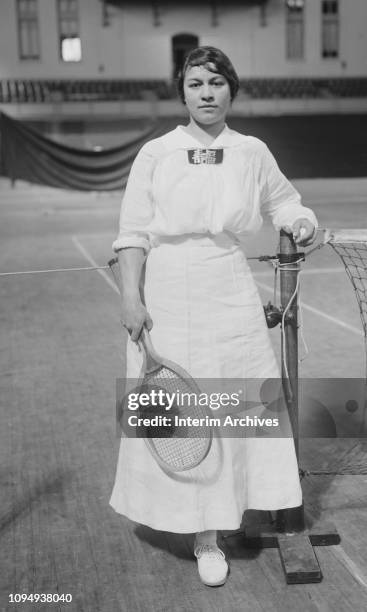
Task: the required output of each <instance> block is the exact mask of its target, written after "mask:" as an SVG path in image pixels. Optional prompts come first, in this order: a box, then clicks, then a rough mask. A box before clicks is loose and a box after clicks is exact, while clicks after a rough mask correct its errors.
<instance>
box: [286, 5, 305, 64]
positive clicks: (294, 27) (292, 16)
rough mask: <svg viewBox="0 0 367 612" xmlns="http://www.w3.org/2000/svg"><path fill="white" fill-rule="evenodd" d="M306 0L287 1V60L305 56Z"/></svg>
mask: <svg viewBox="0 0 367 612" xmlns="http://www.w3.org/2000/svg"><path fill="white" fill-rule="evenodd" d="M304 4H305V3H304V0H287V2H286V11H287V59H291V60H297V59H303V56H304V10H303V9H304Z"/></svg>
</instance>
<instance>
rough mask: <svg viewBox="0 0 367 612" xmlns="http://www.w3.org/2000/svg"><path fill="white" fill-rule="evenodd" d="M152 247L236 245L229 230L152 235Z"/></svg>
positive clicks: (226, 246)
mask: <svg viewBox="0 0 367 612" xmlns="http://www.w3.org/2000/svg"><path fill="white" fill-rule="evenodd" d="M151 243H152V246H153V248H154V247H159V246H160V245H175V246H182V247H189V248H190V247H212V246H215V247H221V248H230V247H233V246H237V245H238V241H237V238H236V236H235V235H234V234H231V233H230V232H221V233H220V234H210V233H206V234H181V235H179V236H156V235H155V236H152V238H151Z"/></svg>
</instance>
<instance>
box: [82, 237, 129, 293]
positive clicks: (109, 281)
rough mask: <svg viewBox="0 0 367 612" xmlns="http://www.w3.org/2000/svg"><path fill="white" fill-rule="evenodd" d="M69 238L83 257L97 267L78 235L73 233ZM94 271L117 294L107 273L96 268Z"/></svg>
mask: <svg viewBox="0 0 367 612" xmlns="http://www.w3.org/2000/svg"><path fill="white" fill-rule="evenodd" d="M71 239H72V241H73V243H74V245H75V247H76V248H77V249H78V251H79V252H80V253H81V254H82V255H83V256H84V257H85V259H86V260H87V261H89V263H90V264H91V265H92V266H94V267H96V268H97V267H98V266H99V264H98V263H97V262H96V261H95V260H94V259H93V257H92V255H91V254H90V253H89V251H87V249H86V248H85V247H84V246H83V245H82V243H81V242H80V241H79V240H78V237H77V236H75V235H74V236H72V237H71ZM96 272H98V274H100V275H101V276H102V278H104V280H105V281H106V283H107V285H109V286H110V287H111V289H113V290H114V292H115V293H117V294H119V291H118V289H117V287H116V285H115V283H114V282H113V281H112V280H111V279H110V277H109V276H108V274H107V273H106V272H105V271H104V270H96Z"/></svg>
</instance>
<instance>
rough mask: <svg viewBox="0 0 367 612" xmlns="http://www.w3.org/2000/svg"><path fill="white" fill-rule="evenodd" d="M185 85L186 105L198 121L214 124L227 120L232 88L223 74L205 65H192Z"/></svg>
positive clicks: (185, 78) (185, 79)
mask: <svg viewBox="0 0 367 612" xmlns="http://www.w3.org/2000/svg"><path fill="white" fill-rule="evenodd" d="M213 68H214V66H213ZM183 87H184V96H185V102H186V106H187V108H188V111H189V113H190V115H191V117H192V118H193V119H194V120H195V121H196V122H197V123H201V124H203V125H212V124H214V123H219V122H221V121H224V120H225V117H226V114H227V112H228V110H229V107H230V105H231V90H230V87H229V83H228V81H227V79H226V78H225V77H224V76H223V75H221V74H218V73H217V72H211V71H210V70H208V69H207V68H205V66H192V67H190V68H188V69H187V70H186V73H185V77H184V83H183Z"/></svg>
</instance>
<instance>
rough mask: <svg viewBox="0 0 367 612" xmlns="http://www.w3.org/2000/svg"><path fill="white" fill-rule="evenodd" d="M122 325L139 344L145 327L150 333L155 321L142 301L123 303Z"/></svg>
mask: <svg viewBox="0 0 367 612" xmlns="http://www.w3.org/2000/svg"><path fill="white" fill-rule="evenodd" d="M121 311H122V312H121V314H122V324H123V326H124V327H126V329H127V331H128V332H129V334H130V337H131V340H132V341H133V342H137V340H138V338H139V336H140V333H141V330H142V328H143V326H144V325H145V327H146V328H147V329H148V330H149V331H150V330H151V329H152V327H153V321H152V319H151V317H150V314H149V313H148V311H147V309H146V308H145V306H144V304H143V303H142V301H141V300H140V299H136V300H127V299H125V300H123V301H122V309H121Z"/></svg>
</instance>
